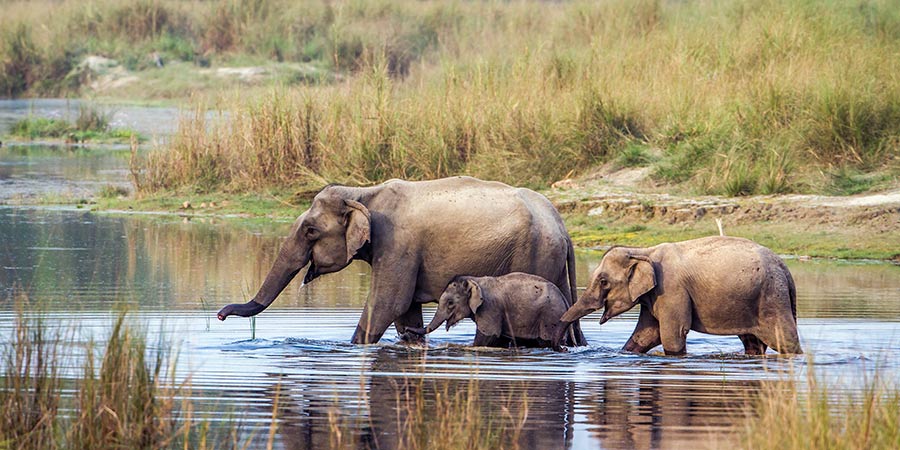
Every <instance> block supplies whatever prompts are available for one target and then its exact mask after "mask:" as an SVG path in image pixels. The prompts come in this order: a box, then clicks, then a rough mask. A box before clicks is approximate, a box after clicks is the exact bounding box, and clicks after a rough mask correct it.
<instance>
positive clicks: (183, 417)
mask: <svg viewBox="0 0 900 450" xmlns="http://www.w3.org/2000/svg"><path fill="white" fill-rule="evenodd" d="M15 320H16V323H15V327H14V332H13V336H12V339H11V342H10V343H9V345H7V346H5V347H4V352H3V355H2V356H3V358H4V366H5V370H4V373H3V374H2V378H0V448H10V449H13V448H15V449H57V448H65V449H70V448H74V449H80V448H85V449H88V448H89V449H115V448H133V449H158V448H176V447H183V448H242V446H243V445H244V443H243V442H238V440H237V436H235V435H231V434H229V433H228V432H227V431H219V432H216V433H214V432H212V431H211V430H210V426H209V424H208V423H206V422H204V421H200V420H194V419H193V418H192V406H191V404H190V400H189V396H188V395H187V394H188V393H189V390H190V386H189V385H188V384H183V385H177V384H175V382H174V372H173V370H174V360H173V355H171V354H170V353H168V352H167V351H166V350H164V349H166V348H169V347H170V345H169V344H168V343H166V342H160V343H159V345H157V346H156V347H155V349H153V350H151V349H150V348H148V345H147V340H146V337H145V335H144V334H142V333H141V332H139V331H136V330H135V329H133V328H132V327H130V326H129V325H127V323H126V321H125V315H124V314H122V315H120V316H119V318H118V319H117V320H116V322H115V323H114V325H113V327H112V330H111V332H110V334H109V336H108V337H107V339H106V341H105V342H104V343H103V345H102V346H100V345H96V344H95V343H93V342H89V343H88V344H87V345H86V346H85V347H84V351H85V355H84V358H83V364H82V366H81V367H80V369H81V370H82V373H81V374H80V376H78V375H76V378H74V379H73V378H71V376H72V375H71V374H66V373H64V372H65V370H66V368H72V367H73V366H72V364H73V361H72V360H71V357H70V356H67V355H69V354H70V352H68V351H66V350H65V349H64V348H63V346H64V341H65V340H66V339H71V338H72V336H71V334H72V330H69V331H66V332H63V330H61V329H59V328H52V327H50V326H48V325H47V324H46V322H45V321H44V320H43V319H41V318H40V317H36V318H34V317H26V316H25V315H24V314H23V313H21V312H20V313H19V314H18V315H17V317H16V319H15ZM98 352H99V353H98ZM98 363H99V365H98Z"/></svg>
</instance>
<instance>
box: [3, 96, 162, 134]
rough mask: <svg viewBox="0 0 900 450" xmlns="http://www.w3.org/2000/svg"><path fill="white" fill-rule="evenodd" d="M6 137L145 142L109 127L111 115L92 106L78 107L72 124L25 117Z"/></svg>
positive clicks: (127, 132) (58, 120) (128, 132)
mask: <svg viewBox="0 0 900 450" xmlns="http://www.w3.org/2000/svg"><path fill="white" fill-rule="evenodd" d="M9 135H10V136H11V137H13V138H19V139H27V140H35V139H64V140H65V141H66V142H73V143H78V142H85V141H100V142H117V143H125V142H130V141H131V140H132V139H133V138H134V139H137V140H138V141H145V140H146V138H145V137H144V136H141V135H140V134H139V133H137V132H136V131H132V130H127V129H121V128H112V127H111V126H110V115H109V114H108V113H104V112H102V111H100V110H98V109H96V108H94V107H91V106H84V105H82V106H80V107H79V109H78V116H77V117H76V118H75V121H74V122H70V121H68V120H65V119H53V118H45V117H26V118H24V119H21V120H19V121H17V122H15V123H13V125H12V126H11V127H10V131H9Z"/></svg>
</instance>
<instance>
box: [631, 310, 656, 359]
mask: <svg viewBox="0 0 900 450" xmlns="http://www.w3.org/2000/svg"><path fill="white" fill-rule="evenodd" d="M661 343H662V340H661V339H660V337H659V321H658V320H656V317H653V314H652V313H650V311H649V308H647V307H645V306H643V305H641V314H640V316H639V317H638V322H637V325H636V326H635V327H634V332H633V333H631V337H630V338H629V339H628V342H626V343H625V347H623V348H622V350H623V351H626V352H632V353H647V352H648V351H650V349H652V348H653V347H656V346H657V345H659V344H661Z"/></svg>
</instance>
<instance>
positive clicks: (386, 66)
mask: <svg viewBox="0 0 900 450" xmlns="http://www.w3.org/2000/svg"><path fill="white" fill-rule="evenodd" d="M31 5H32V3H30V2H29V3H19V2H10V3H7V4H6V6H7V8H6V10H7V11H8V14H5V18H4V19H3V25H4V26H3V30H4V33H6V35H5V36H4V38H3V39H2V42H3V46H2V47H3V48H2V50H0V54H2V55H3V56H2V57H0V60H2V61H3V64H4V65H5V67H4V69H5V70H4V77H6V78H5V79H4V81H3V82H2V86H3V88H2V90H3V91H5V92H7V93H9V94H16V93H21V92H25V93H30V94H32V95H35V94H42V93H44V94H45V93H59V92H67V91H66V90H67V89H68V87H67V86H68V85H67V82H66V81H65V80H66V75H67V74H69V73H70V72H71V69H70V68H71V67H73V66H74V65H75V63H76V62H77V61H78V57H80V56H83V55H86V54H91V53H101V52H102V53H103V54H105V55H106V56H109V57H115V58H118V59H120V60H122V61H124V63H125V65H126V66H128V67H130V68H132V69H134V70H141V69H146V68H148V66H150V65H151V64H150V63H149V62H148V61H146V55H147V54H148V53H150V52H152V51H157V52H160V53H161V54H163V56H164V58H167V59H171V60H184V61H185V62H188V63H190V64H195V65H203V64H206V63H207V62H209V63H210V64H227V63H235V62H243V61H257V62H258V61H270V60H275V61H288V62H308V63H310V64H314V65H317V66H319V67H322V68H325V69H327V70H329V71H331V72H333V73H339V74H343V76H342V77H341V78H340V80H341V81H334V80H331V81H329V80H318V81H310V80H305V79H302V80H294V81H293V84H290V83H292V82H291V81H290V80H288V81H287V84H289V85H288V86H287V87H284V88H282V89H276V90H275V91H269V92H263V93H259V94H258V95H253V96H250V97H251V98H248V96H247V95H244V94H243V91H242V95H241V96H239V97H237V96H234V95H231V96H229V95H228V94H223V95H222V96H221V97H219V98H218V99H217V100H216V102H215V104H212V103H210V104H206V103H204V104H201V105H199V106H197V109H198V110H204V109H206V108H207V107H208V106H215V107H217V108H220V109H222V110H223V111H227V112H228V115H227V116H228V118H229V119H228V121H227V123H220V124H218V126H212V127H210V126H208V125H209V124H207V123H205V119H204V117H203V116H202V114H197V115H189V116H188V117H186V118H185V120H184V121H183V122H182V124H181V126H180V128H179V131H178V133H177V135H176V136H175V138H174V139H173V140H172V142H171V144H170V145H169V146H168V147H167V148H165V149H164V151H162V152H159V153H158V154H155V155H153V156H152V157H151V158H150V159H149V160H148V161H147V163H146V166H145V169H146V170H145V178H146V182H145V183H143V184H142V185H141V186H142V188H143V190H144V191H145V192H154V191H159V190H171V189H190V190H200V191H210V190H231V191H238V190H246V189H256V190H260V189H265V188H271V187H273V186H276V187H287V188H295V187H297V186H302V185H307V184H310V183H314V184H321V182H323V181H326V180H327V181H330V182H331V181H333V182H345V183H354V184H367V183H372V182H377V181H382V180H384V179H387V178H391V177H402V178H410V179H422V178H435V177H440V176H444V175H452V174H471V175H475V176H480V177H484V178H492V179H499V180H502V181H506V182H509V183H512V184H518V185H526V186H531V187H535V186H546V185H548V184H549V183H551V182H553V181H555V180H558V179H560V178H563V177H565V176H566V175H567V174H570V173H575V174H584V173H587V172H589V171H590V170H591V169H592V168H593V167H595V166H597V165H600V164H618V165H622V166H631V165H647V166H650V167H651V169H652V170H651V172H652V179H653V180H654V181H655V182H656V183H660V184H665V185H667V186H679V187H683V188H684V189H685V190H686V191H688V192H694V193H716V194H726V195H746V194H758V193H762V194H766V193H784V192H833V193H852V192H858V191H864V190H867V189H871V188H876V187H879V186H884V185H886V184H889V183H890V182H891V180H893V179H894V178H896V176H897V174H898V173H900V169H898V166H900V160H898V148H900V131H898V130H900V83H898V80H897V78H896V74H897V73H900V62H898V60H897V58H894V57H893V55H895V54H896V53H897V51H898V50H900V12H898V10H897V9H896V8H893V7H892V6H893V5H892V3H891V2H890V1H877V0H875V1H838V0H834V1H828V2H808V1H800V0H797V1H790V2H776V1H768V2H763V3H759V4H755V5H753V6H752V7H751V6H750V5H747V4H746V3H744V2H740V1H726V2H688V3H684V2H663V1H649V0H642V1H612V2H602V3H597V2H567V3H563V4H554V5H552V6H550V5H547V4H545V3H543V2H531V1H526V2H516V3H491V2H488V3H481V2H474V3H469V2H434V1H432V2H406V1H401V0H378V1H372V2H361V1H340V2H319V1H312V0H310V1H304V2H286V1H278V0H276V1H273V2H262V1H259V0H239V1H233V2H223V3H197V2H188V3H183V2H167V1H160V0H142V1H138V2H124V1H118V0H106V1H101V2H92V3H90V5H89V6H90V7H87V8H83V7H81V4H75V3H74V2H62V3H55V2H54V3H48V4H47V5H46V7H47V8H50V9H52V10H53V14H40V15H38V14H36V11H38V10H41V8H34V7H32V6H31ZM46 17H52V19H47V18H46ZM39 29H40V30H42V31H40V32H39V31H38V30H39ZM73 34H76V35H81V36H85V37H86V38H85V39H79V40H72V39H69V38H68V36H71V35H73ZM207 60H209V61H207ZM210 61H211V62H210ZM70 81H72V80H70ZM282 81H284V80H282ZM72 82H73V83H75V84H74V88H75V89H77V88H78V87H80V86H82V85H81V84H79V83H78V82H77V80H76V81H72ZM298 83H299V84H298Z"/></svg>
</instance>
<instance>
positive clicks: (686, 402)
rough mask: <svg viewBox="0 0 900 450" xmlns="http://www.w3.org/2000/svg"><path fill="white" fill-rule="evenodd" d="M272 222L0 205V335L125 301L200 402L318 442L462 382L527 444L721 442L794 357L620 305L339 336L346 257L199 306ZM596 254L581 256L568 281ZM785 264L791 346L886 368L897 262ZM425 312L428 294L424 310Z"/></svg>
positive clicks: (358, 277)
mask: <svg viewBox="0 0 900 450" xmlns="http://www.w3.org/2000/svg"><path fill="white" fill-rule="evenodd" d="M288 227H289V224H288V223H279V224H267V225H258V224H237V225H236V224H234V223H224V222H216V221H213V222H210V221H208V220H206V221H199V220H186V219H183V218H175V217H142V216H110V215H97V214H93V213H89V212H83V211H78V210H48V209H41V208H34V209H27V208H22V207H18V208H10V207H7V208H0V236H2V237H3V239H2V244H0V266H2V271H0V286H2V289H3V294H2V300H0V336H3V338H4V339H7V338H8V336H9V332H10V330H11V327H12V325H13V310H14V308H13V303H14V298H15V297H17V296H25V297H27V299H28V301H29V302H30V303H31V304H38V305H40V307H41V308H42V310H44V311H45V313H44V314H45V315H46V316H49V317H50V318H51V319H52V320H51V323H60V324H73V325H77V326H78V327H79V329H80V330H82V333H81V335H80V337H78V338H76V339H74V340H75V341H78V340H84V339H87V337H88V336H94V337H102V336H103V335H104V334H105V333H106V332H107V330H108V329H109V327H110V324H111V323H112V322H113V320H114V319H115V314H116V313H115V311H116V310H118V309H119V308H120V307H121V306H123V305H128V306H129V307H130V309H131V312H130V317H131V319H132V320H133V321H134V322H135V323H137V324H140V325H141V326H143V327H145V328H146V330H147V331H148V332H149V333H150V334H151V339H150V341H151V342H156V339H155V335H156V334H157V333H159V332H161V331H162V332H163V333H165V334H166V335H167V336H169V337H170V339H173V340H175V341H176V342H178V344H179V345H178V349H179V354H180V357H179V361H180V365H179V367H178V374H179V377H187V376H188V375H190V376H191V381H192V385H193V387H194V396H195V401H196V402H197V403H198V409H199V410H200V413H201V414H203V415H205V416H206V417H208V418H210V419H220V418H222V417H224V415H227V416H228V417H239V418H241V419H243V420H245V421H246V422H247V423H248V424H249V425H247V426H245V427H244V428H243V429H242V430H243V432H244V433H246V435H247V436H249V435H250V434H251V433H253V432H256V433H257V434H262V435H263V436H265V435H266V434H267V430H268V427H269V423H270V421H271V415H272V405H273V402H274V399H275V397H276V395H278V393H280V396H279V398H280V400H279V404H280V405H281V408H283V411H282V417H281V419H280V425H281V428H280V431H279V433H278V435H277V439H278V446H280V447H283V448H316V447H318V446H320V445H324V443H328V442H329V441H328V439H329V435H330V427H331V425H332V424H334V423H341V424H345V425H344V426H347V427H348V428H349V429H350V430H351V431H352V433H350V436H349V437H347V436H345V438H347V439H352V442H356V443H358V444H359V445H360V446H365V445H371V444H372V443H373V442H375V441H377V442H378V445H381V446H384V447H386V448H391V447H393V446H394V445H395V444H396V443H397V441H396V439H397V433H396V431H397V430H398V427H399V426H400V425H399V423H400V422H401V421H402V416H401V417H398V415H397V413H396V409H397V401H398V399H399V398H406V396H407V395H412V397H413V398H415V397H417V396H421V398H424V399H425V401H426V402H427V403H428V404H430V403H432V402H434V401H436V400H437V398H438V397H439V396H440V395H441V393H442V392H444V389H448V388H447V387H446V386H447V385H446V384H445V383H449V386H450V387H449V389H451V391H453V392H455V391H459V390H462V391H464V392H465V391H467V390H470V389H473V390H474V389H477V391H478V392H477V402H478V404H479V406H481V407H482V408H486V409H488V410H494V411H502V410H503V408H506V409H507V410H508V411H510V413H509V414H510V415H512V416H515V414H517V413H516V411H521V409H522V406H523V402H525V401H526V400H524V399H525V398H526V396H524V395H523V394H527V410H528V414H527V420H526V421H525V425H524V429H523V434H522V436H521V439H520V442H521V443H522V445H523V447H525V448H597V447H598V446H600V447H604V448H632V447H636V448H658V447H676V446H681V445H692V446H693V445H695V444H697V445H699V444H702V445H706V444H707V443H709V442H710V439H714V440H715V441H719V442H727V440H728V439H731V438H733V434H731V433H730V430H731V429H732V427H733V426H735V425H736V424H738V423H739V421H740V420H741V419H742V417H743V414H744V413H743V412H742V411H744V409H743V408H744V404H745V402H746V401H747V400H749V399H751V398H752V397H753V396H754V395H755V392H756V390H757V389H758V386H759V383H760V381H762V380H766V379H778V378H779V377H782V376H784V375H783V373H784V372H785V371H787V370H790V369H791V368H794V369H796V370H798V371H801V372H802V371H803V370H805V369H806V368H807V367H808V365H809V364H810V363H809V362H808V361H807V360H806V358H804V357H797V358H748V357H744V356H742V355H740V351H741V350H742V346H741V344H740V341H739V340H738V339H737V338H736V337H721V336H707V335H701V334H698V333H692V334H691V335H689V340H688V351H689V354H690V356H688V357H686V358H667V357H664V356H660V355H658V354H656V355H648V356H637V355H628V354H622V353H620V352H618V349H619V348H620V347H621V345H622V344H623V343H624V342H625V340H626V339H627V338H628V336H629V335H630V332H631V330H632V328H633V326H634V321H635V318H636V313H635V312H632V313H629V314H626V315H625V316H624V317H621V318H617V319H614V320H612V321H610V322H609V323H607V324H605V325H604V326H603V327H600V326H599V325H597V315H596V314H594V315H592V316H589V317H588V318H587V319H586V320H585V321H584V322H583V328H584V331H585V335H586V337H587V339H588V341H589V342H590V344H591V345H590V347H588V348H586V349H574V350H573V351H571V352H570V353H568V354H556V353H553V352H551V351H547V350H523V351H519V352H514V351H502V350H474V349H472V348H468V347H466V345H467V344H468V343H469V342H471V338H472V335H473V333H474V325H473V324H472V323H471V322H470V321H467V322H466V323H462V324H460V325H459V326H457V327H455V328H453V329H452V330H451V331H450V332H449V333H447V332H444V331H443V330H441V331H437V332H435V333H434V334H433V335H432V337H431V338H430V340H429V343H428V347H427V349H426V348H422V347H406V346H402V345H399V344H398V342H397V339H396V336H395V335H394V333H393V331H391V330H389V331H388V333H387V334H386V336H385V339H383V340H382V342H381V343H379V344H378V345H374V346H354V345H350V344H349V343H348V342H349V339H350V336H351V335H352V333H353V330H354V328H355V326H356V322H357V319H358V317H359V314H360V312H361V308H362V305H363V304H364V302H365V297H366V294H367V292H368V284H369V276H370V271H369V268H368V266H367V265H366V264H365V263H359V262H357V263H354V264H353V265H351V266H350V267H348V268H347V269H345V270H344V271H342V272H339V273H337V274H332V275H327V276H323V277H321V278H320V279H318V280H316V281H315V282H313V283H311V284H310V285H308V286H305V287H300V283H299V282H294V283H292V284H291V285H290V286H289V287H288V289H287V290H286V291H285V292H284V293H283V294H282V296H281V297H280V298H279V299H278V300H277V301H276V302H275V303H274V304H273V306H272V307H271V308H270V309H269V310H267V311H266V312H264V313H262V314H261V315H259V316H258V318H257V321H256V336H255V339H251V329H250V323H249V320H248V319H229V320H227V321H225V322H219V321H217V320H215V317H214V313H215V311H216V310H217V309H218V308H219V307H221V306H222V305H224V304H227V303H234V302H238V301H245V300H246V299H247V298H248V297H249V296H251V295H252V294H253V293H254V292H255V289H256V288H257V287H258V286H259V284H260V283H261V281H262V279H263V277H264V276H265V274H266V271H267V270H268V268H269V265H270V264H271V262H272V261H273V259H274V256H275V253H276V251H277V248H278V245H279V242H280V235H281V234H282V233H284V232H286V230H287V228H288ZM12 237H14V238H12ZM599 257H600V253H598V252H581V253H579V258H578V283H579V285H580V286H584V285H585V284H586V282H587V279H588V275H589V273H590V270H591V269H592V268H593V267H594V266H595V265H596V264H597V262H598V260H599ZM788 265H789V266H790V269H791V271H792V273H793V274H794V277H795V279H796V281H797V291H798V304H799V316H800V321H799V322H800V334H801V337H802V339H803V345H804V347H805V349H806V350H807V351H808V352H810V353H812V354H814V355H815V362H814V365H815V366H816V368H817V369H818V370H819V371H820V372H822V373H823V374H824V375H825V376H826V377H827V378H829V379H830V380H833V381H834V382H836V383H838V384H839V385H840V386H843V387H842V389H847V390H853V389H854V384H853V383H852V380H856V379H858V378H859V376H860V373H862V372H870V371H872V370H874V369H875V368H876V367H877V368H879V369H882V370H883V371H884V373H888V374H898V373H900V370H898V369H900V367H898V366H900V358H897V357H896V356H895V355H894V353H893V352H891V351H888V350H889V349H892V348H896V344H897V343H898V342H900V276H898V275H900V267H897V266H893V265H890V264H880V263H847V262H834V261H811V262H800V261H795V260H789V261H788ZM432 313H433V309H431V308H427V309H426V312H425V316H426V320H427V318H428V317H430V315H431V314H432ZM72 344H73V349H75V348H77V346H76V345H75V342H73V343H72ZM476 381H477V383H476ZM335 411H336V412H337V413H335ZM329 412H331V414H332V415H331V418H329ZM335 414H336V415H335ZM335 421H337V422H335ZM347 424H349V425H347ZM263 441H265V439H263ZM258 443H259V444H260V445H262V444H263V443H264V442H258Z"/></svg>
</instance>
